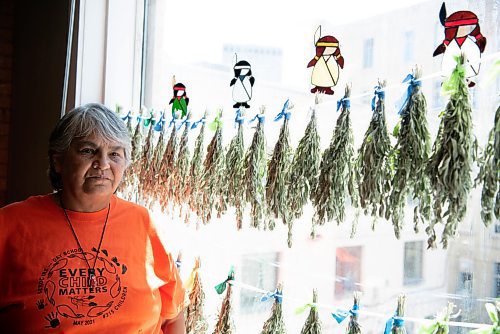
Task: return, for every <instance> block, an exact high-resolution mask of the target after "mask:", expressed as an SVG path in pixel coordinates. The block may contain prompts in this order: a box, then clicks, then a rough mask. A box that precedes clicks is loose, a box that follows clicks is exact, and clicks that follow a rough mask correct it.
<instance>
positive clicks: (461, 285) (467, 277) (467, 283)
mask: <svg viewBox="0 0 500 334" xmlns="http://www.w3.org/2000/svg"><path fill="white" fill-rule="evenodd" d="M472 276H473V274H472V273H471V272H469V271H462V272H460V274H459V276H458V284H457V293H458V294H468V293H470V292H471V291H472Z"/></svg>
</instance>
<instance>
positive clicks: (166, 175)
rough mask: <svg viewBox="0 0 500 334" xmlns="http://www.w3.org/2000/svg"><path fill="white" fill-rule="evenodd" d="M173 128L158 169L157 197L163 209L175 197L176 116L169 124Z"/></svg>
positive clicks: (164, 209)
mask: <svg viewBox="0 0 500 334" xmlns="http://www.w3.org/2000/svg"><path fill="white" fill-rule="evenodd" d="M168 127H169V128H172V130H171V132H170V137H169V139H168V142H167V145H166V146H165V150H164V152H163V158H162V159H161V163H160V166H159V169H158V179H159V184H160V186H159V187H158V191H157V192H156V194H155V195H156V198H157V199H158V201H159V202H160V206H161V208H162V210H163V211H166V209H167V206H168V204H169V203H172V201H173V198H174V190H173V183H174V182H173V175H174V168H175V165H176V161H177V160H176V158H177V156H176V155H177V145H178V143H177V127H176V125H175V118H173V119H172V121H170V124H169V126H168Z"/></svg>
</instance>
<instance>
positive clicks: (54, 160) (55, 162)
mask: <svg viewBox="0 0 500 334" xmlns="http://www.w3.org/2000/svg"><path fill="white" fill-rule="evenodd" d="M50 160H51V164H52V166H53V167H54V171H55V172H56V173H61V171H62V162H63V156H62V154H53V155H52V156H51V157H50Z"/></svg>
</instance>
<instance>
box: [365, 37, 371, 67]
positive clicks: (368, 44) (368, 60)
mask: <svg viewBox="0 0 500 334" xmlns="http://www.w3.org/2000/svg"><path fill="white" fill-rule="evenodd" d="M371 67H373V38H368V39H365V42H364V45H363V68H371Z"/></svg>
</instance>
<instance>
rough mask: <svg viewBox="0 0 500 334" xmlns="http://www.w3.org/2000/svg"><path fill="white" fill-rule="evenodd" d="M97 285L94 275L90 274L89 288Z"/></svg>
mask: <svg viewBox="0 0 500 334" xmlns="http://www.w3.org/2000/svg"><path fill="white" fill-rule="evenodd" d="M96 285H97V279H96V277H95V275H94V274H90V276H89V286H90V287H91V288H94V287H95V286H96Z"/></svg>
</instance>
